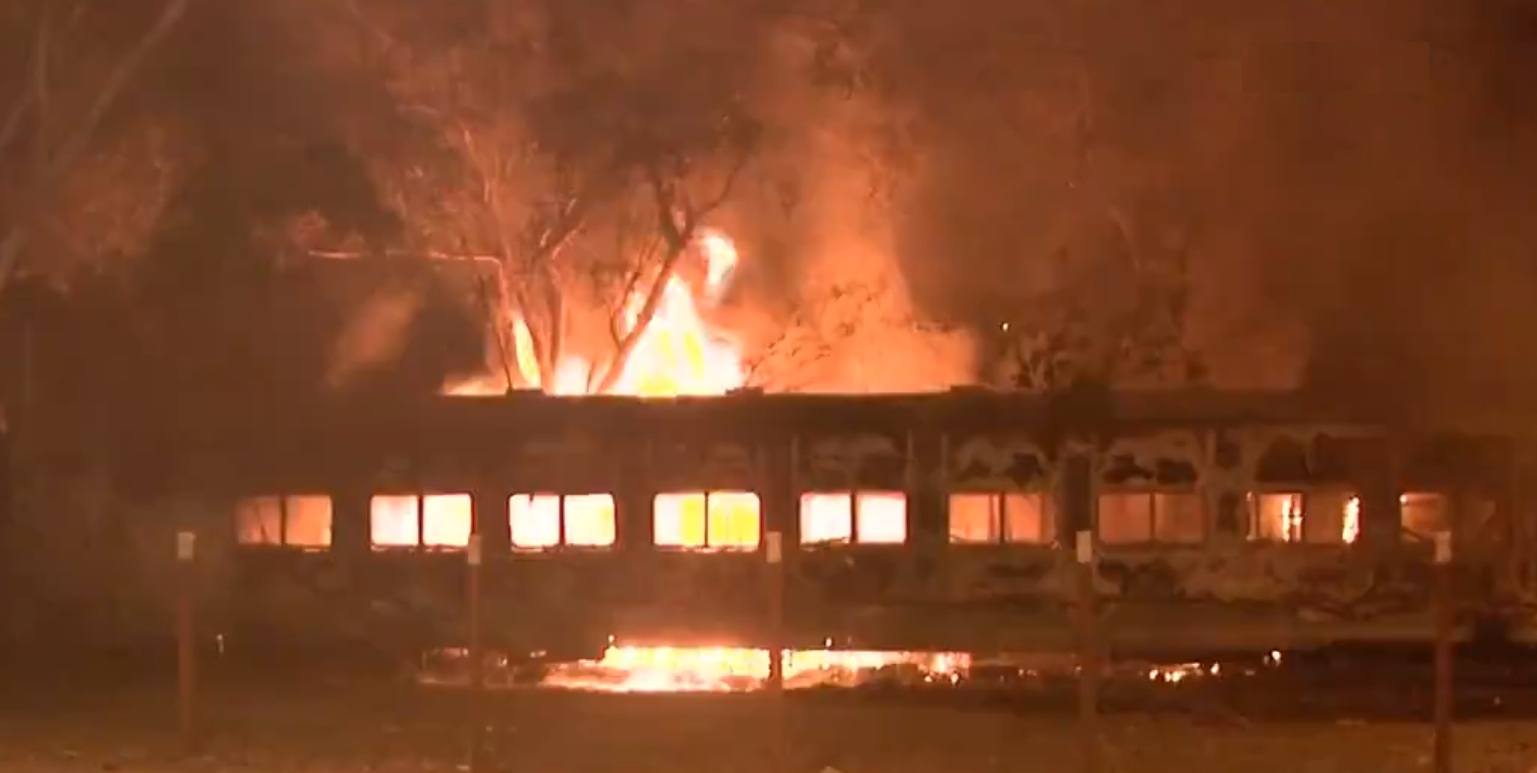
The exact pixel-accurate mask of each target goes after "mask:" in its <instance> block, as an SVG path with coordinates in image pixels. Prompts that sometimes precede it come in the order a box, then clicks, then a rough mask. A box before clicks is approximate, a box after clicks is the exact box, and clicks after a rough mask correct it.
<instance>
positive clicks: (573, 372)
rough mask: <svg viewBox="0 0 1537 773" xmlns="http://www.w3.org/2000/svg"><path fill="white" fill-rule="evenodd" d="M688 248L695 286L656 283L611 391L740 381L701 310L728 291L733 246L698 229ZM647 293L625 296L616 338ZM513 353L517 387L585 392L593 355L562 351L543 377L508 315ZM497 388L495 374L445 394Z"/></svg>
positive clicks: (527, 337) (645, 393) (654, 393)
mask: <svg viewBox="0 0 1537 773" xmlns="http://www.w3.org/2000/svg"><path fill="white" fill-rule="evenodd" d="M695 247H696V250H697V255H698V256H699V258H700V259H701V260H703V262H704V271H703V272H702V273H703V276H702V277H701V278H699V279H698V280H697V284H698V286H695V283H693V282H691V281H690V280H689V279H687V278H685V277H686V276H691V275H693V273H694V272H679V273H676V274H674V275H672V276H671V277H669V278H668V279H667V281H666V283H665V284H663V285H662V288H661V290H660V293H661V295H660V303H659V305H658V306H657V309H656V314H655V315H654V316H653V317H652V318H651V320H650V322H649V323H648V324H647V325H646V326H645V329H644V330H642V331H641V333H640V335H639V337H638V338H637V339H636V341H635V346H634V348H633V349H632V350H631V352H630V356H629V359H628V360H626V362H625V366H624V370H623V371H622V372H621V373H620V374H619V377H618V379H617V380H616V381H615V383H614V388H613V390H612V391H613V392H614V393H615V394H623V395H635V396H640V397H676V396H682V395H720V394H725V393H726V392H729V391H730V390H732V389H735V388H737V387H740V386H742V384H743V383H744V381H745V376H744V368H743V365H742V355H741V352H740V351H739V350H738V346H737V343H736V341H734V340H732V339H731V337H730V336H728V335H726V334H725V333H724V331H722V330H719V329H717V328H716V327H715V326H713V325H711V324H710V323H709V322H707V321H706V320H705V318H704V316H703V315H702V314H701V313H700V306H701V304H703V305H714V304H716V303H718V302H720V300H721V298H722V297H723V296H724V294H725V292H726V291H727V290H728V289H729V287H730V281H731V276H732V274H733V273H734V271H735V268H736V265H737V263H738V261H739V260H740V257H739V255H738V254H737V249H736V245H735V244H733V243H732V241H731V239H730V238H728V237H727V236H726V235H725V234H723V233H721V232H719V231H713V230H705V231H702V232H701V233H700V236H699V238H698V239H697V241H696V242H695ZM650 289H651V287H650V286H649V284H648V283H646V282H642V283H640V285H639V286H638V287H636V288H635V290H634V291H633V292H632V293H631V294H630V295H629V297H626V298H624V299H622V305H621V306H620V309H621V321H622V326H623V329H622V330H620V331H619V333H620V334H621V335H628V334H629V333H630V331H632V330H634V329H635V327H636V326H637V325H638V324H640V315H641V310H642V308H643V307H644V306H645V302H646V295H647V293H648V292H649V291H650ZM512 350H513V364H514V365H515V366H516V368H517V371H518V376H519V378H520V379H521V381H522V383H523V384H524V385H526V386H528V387H530V388H533V389H541V390H543V391H545V392H548V393H550V394H556V395H580V394H585V393H586V392H587V391H588V389H589V383H590V381H591V376H592V374H593V371H594V367H593V360H592V358H590V357H588V356H583V355H581V354H569V353H568V354H564V355H562V356H561V357H560V360H559V361H558V362H557V363H555V366H554V373H553V374H546V373H544V372H542V368H541V366H540V362H539V358H538V356H537V355H536V352H537V348H536V347H535V345H534V336H533V333H532V331H531V330H529V326H528V323H527V321H526V320H524V318H523V317H522V316H521V315H519V314H516V313H514V314H513V315H512ZM504 388H505V385H503V384H501V383H500V381H498V380H497V379H496V378H494V377H492V378H487V377H477V378H471V379H467V380H464V381H460V382H458V383H454V384H450V385H448V386H447V387H445V391H446V392H447V393H448V394H453V395H486V394H499V393H500V392H501V391H502V389H504Z"/></svg>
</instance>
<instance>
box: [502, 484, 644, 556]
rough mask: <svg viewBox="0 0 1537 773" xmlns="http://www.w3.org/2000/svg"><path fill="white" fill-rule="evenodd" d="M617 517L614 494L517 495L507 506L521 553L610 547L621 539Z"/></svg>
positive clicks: (509, 521) (514, 538) (509, 522)
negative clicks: (564, 546)
mask: <svg viewBox="0 0 1537 773" xmlns="http://www.w3.org/2000/svg"><path fill="white" fill-rule="evenodd" d="M615 513H616V510H615V507H614V497H613V496H612V495H610V494H568V495H566V496H564V497H562V496H561V495H559V494H514V495H513V496H512V497H511V498H510V499H509V500H508V502H507V518H508V528H509V530H510V531H511V533H512V546H513V547H514V548H516V549H519V550H542V549H548V548H553V547H556V546H558V545H561V544H565V545H569V546H572V547H609V546H611V545H613V544H614V540H615V537H616V536H617V533H616V518H615ZM562 521H564V525H565V529H564V537H565V538H564V540H562V529H561V525H562Z"/></svg>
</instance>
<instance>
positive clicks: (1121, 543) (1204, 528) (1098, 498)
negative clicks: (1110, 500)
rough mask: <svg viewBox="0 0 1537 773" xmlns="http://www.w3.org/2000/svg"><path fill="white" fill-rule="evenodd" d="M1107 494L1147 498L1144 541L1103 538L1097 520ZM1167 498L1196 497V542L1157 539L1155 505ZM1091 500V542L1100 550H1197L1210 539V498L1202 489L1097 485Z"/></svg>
mask: <svg viewBox="0 0 1537 773" xmlns="http://www.w3.org/2000/svg"><path fill="white" fill-rule="evenodd" d="M1107 495H1108V496H1145V497H1147V498H1148V511H1147V518H1148V522H1147V526H1148V529H1147V535H1148V536H1147V539H1135V540H1114V541H1111V540H1107V539H1105V532H1104V524H1103V521H1102V519H1101V512H1100V511H1101V507H1102V505H1103V498H1104V497H1105V496H1107ZM1168 496H1193V497H1195V498H1196V501H1197V502H1199V503H1200V508H1201V535H1200V537H1198V538H1196V539H1189V540H1177V539H1168V538H1165V537H1162V536H1160V534H1159V529H1158V525H1159V517H1158V514H1159V507H1158V504H1159V502H1162V501H1166V500H1164V499H1163V498H1164V497H1168ZM1093 497H1094V530H1093V531H1094V542H1095V544H1097V545H1102V546H1104V548H1105V549H1107V550H1115V549H1119V548H1139V547H1150V546H1151V547H1163V548H1173V547H1183V548H1191V547H1200V546H1202V545H1205V544H1207V543H1208V542H1210V541H1211V536H1212V513H1211V509H1212V508H1211V502H1210V498H1209V497H1208V496H1207V493H1206V491H1205V490H1204V489H1201V488H1199V487H1197V488H1194V489H1190V488H1169V487H1159V486H1149V487H1124V488H1123V487H1111V486H1100V487H1098V488H1096V489H1095V491H1094V495H1093Z"/></svg>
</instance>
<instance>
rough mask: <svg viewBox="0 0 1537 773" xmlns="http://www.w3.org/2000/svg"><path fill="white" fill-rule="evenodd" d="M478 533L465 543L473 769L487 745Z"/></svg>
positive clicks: (467, 651)
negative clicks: (484, 713) (483, 693)
mask: <svg viewBox="0 0 1537 773" xmlns="http://www.w3.org/2000/svg"><path fill="white" fill-rule="evenodd" d="M481 545H482V542H481V538H480V534H479V533H475V534H471V535H470V541H469V543H468V544H467V545H466V546H465V551H464V563H465V570H466V572H465V574H466V579H465V593H466V594H467V596H468V598H467V601H468V606H469V610H468V612H469V628H470V631H469V646H468V647H467V648H466V653H465V654H466V657H468V658H469V660H470V724H471V728H470V765H469V767H470V771H471V772H472V773H473V772H474V771H478V770H480V769H481V758H482V757H483V756H484V747H485V724H486V723H485V717H484V715H483V705H482V704H483V702H484V696H483V695H482V692H483V691H484V690H485V687H486V654H485V651H484V650H483V649H482V647H481V641H480V566H481V563H482V562H483V560H484V555H483V552H482V547H481Z"/></svg>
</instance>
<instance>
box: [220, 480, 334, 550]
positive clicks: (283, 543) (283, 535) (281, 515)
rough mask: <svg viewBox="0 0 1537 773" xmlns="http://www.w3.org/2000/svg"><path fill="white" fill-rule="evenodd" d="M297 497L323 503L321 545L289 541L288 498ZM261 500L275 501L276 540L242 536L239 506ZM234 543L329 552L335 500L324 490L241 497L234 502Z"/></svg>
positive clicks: (254, 547)
mask: <svg viewBox="0 0 1537 773" xmlns="http://www.w3.org/2000/svg"><path fill="white" fill-rule="evenodd" d="M296 499H320V500H324V501H325V503H326V541H325V544H323V545H302V544H295V543H293V542H290V541H289V538H288V535H289V521H290V520H291V515H290V512H289V505H290V503H291V502H290V500H296ZM260 500H276V501H277V506H278V534H277V541H276V542H247V541H245V540H244V539H242V538H241V537H242V531H243V529H242V526H243V525H244V524H242V523H241V515H242V508H243V507H244V506H245V505H246V504H247V503H249V502H257V501H260ZM234 520H235V546H236V547H237V548H239V549H241V550H285V551H293V552H299V553H326V552H330V551H331V549H332V547H333V545H334V544H335V541H336V532H335V527H336V500H335V499H334V498H333V497H332V496H331V495H330V494H324V493H313V492H312V493H299V494H293V493H285V494H258V495H255V496H247V497H241V498H240V499H238V500H236V502H235V519H234Z"/></svg>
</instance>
